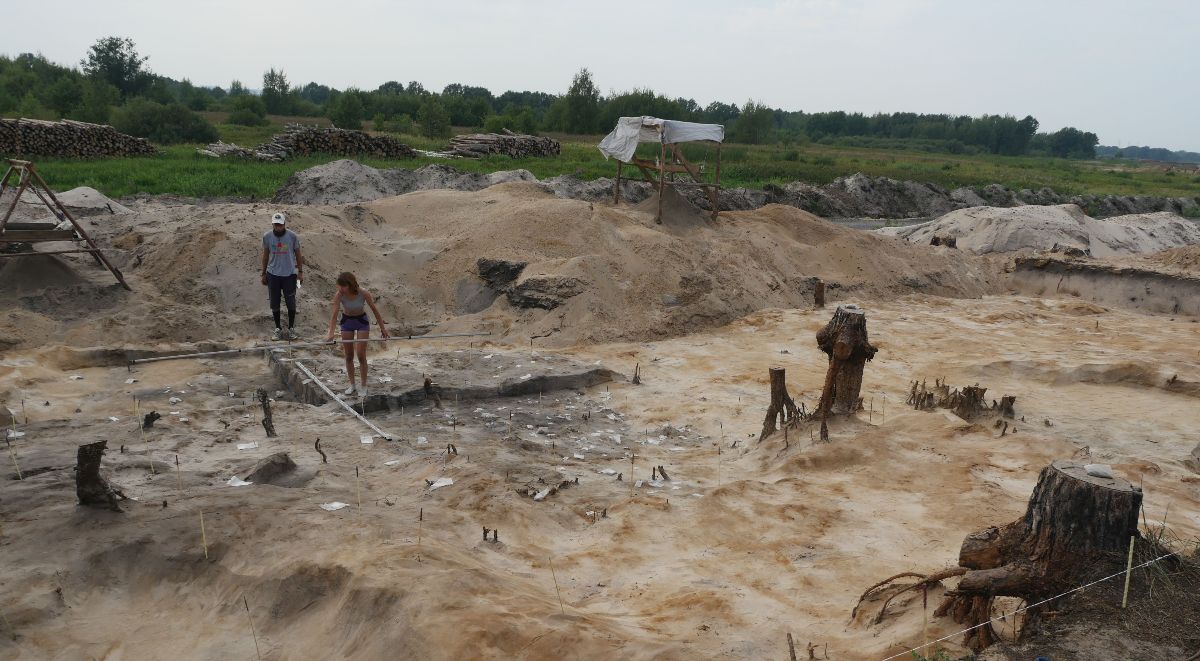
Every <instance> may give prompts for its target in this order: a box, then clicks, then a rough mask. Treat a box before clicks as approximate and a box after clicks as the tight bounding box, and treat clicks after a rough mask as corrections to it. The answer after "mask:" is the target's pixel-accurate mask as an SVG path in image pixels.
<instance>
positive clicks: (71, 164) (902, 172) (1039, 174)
mask: <svg viewBox="0 0 1200 661" xmlns="http://www.w3.org/2000/svg"><path fill="white" fill-rule="evenodd" d="M213 119H215V120H217V121H219V120H220V119H223V118H221V117H214V118H213ZM273 119H274V121H273V122H272V124H271V125H269V126H264V127H244V126H234V125H230V124H217V128H218V130H219V131H220V134H221V139H222V140H224V141H226V142H234V143H237V144H239V145H242V146H254V145H257V144H259V143H261V142H264V141H266V140H267V139H269V138H270V136H271V135H273V134H274V133H276V132H277V131H279V130H280V129H281V128H282V124H283V123H284V122H285V121H287V120H289V119H291V118H273ZM318 121H320V120H318ZM398 137H399V138H400V139H401V140H403V141H405V142H406V143H408V144H410V145H412V146H413V147H416V148H418V149H424V150H431V151H432V150H437V149H440V148H443V147H444V146H445V142H444V141H440V140H429V139H426V138H421V137H417V136H409V135H402V136H398ZM554 137H556V138H558V139H559V140H560V141H561V142H562V145H563V148H562V154H561V155H559V156H558V157H555V158H526V159H515V160H514V159H510V158H507V157H490V158H485V159H480V160H469V159H450V160H448V159H443V158H436V157H419V158H414V159H403V160H390V159H374V158H362V159H359V160H361V161H362V162H363V163H366V164H368V165H372V166H375V167H390V168H395V167H403V168H417V167H421V166H422V165H426V164H429V163H444V164H450V165H452V166H454V167H456V168H459V169H461V170H465V171H469V172H494V171H496V170H509V169H515V168H524V169H527V170H529V171H531V172H532V173H533V174H535V175H536V176H538V177H539V178H544V177H551V176H555V175H559V174H573V175H575V176H578V177H580V178H583V179H594V178H597V177H611V176H612V175H613V172H614V167H615V165H614V164H613V163H612V162H611V161H605V160H604V158H603V156H601V154H600V152H598V151H597V150H596V148H595V145H596V143H597V142H599V140H600V137H601V136H577V135H570V136H566V135H556V136H554ZM195 147H196V145H177V146H172V147H167V148H165V149H163V150H162V153H161V154H160V155H158V156H153V157H142V158H115V159H104V160H94V161H78V160H69V159H39V160H38V165H39V169H40V170H41V171H42V173H43V174H44V176H45V177H46V179H47V181H48V182H49V183H50V185H51V186H53V187H55V188H56V189H59V190H64V189H69V188H73V187H75V186H91V187H93V188H96V189H97V190H100V191H102V192H104V193H105V194H107V195H109V196H112V197H122V196H128V195H134V194H137V193H149V194H161V193H166V194H173V195H181V196H186V197H226V198H230V197H231V198H244V199H263V198H269V197H271V195H272V194H274V192H275V190H276V189H277V188H279V187H280V186H281V185H282V184H283V183H284V181H285V180H286V179H287V178H288V176H289V175H291V174H292V173H293V172H295V171H297V170H302V169H304V168H308V167H311V166H313V165H318V164H320V163H325V162H328V161H330V160H334V159H335V158H337V157H334V156H311V157H305V158H298V159H295V160H292V161H288V162H286V163H259V162H246V161H240V160H236V159H214V158H210V157H207V156H201V155H199V154H197V153H196V151H195ZM641 149H642V150H645V152H646V156H647V157H650V158H653V154H654V151H653V148H652V146H651V145H643V146H642V148H641ZM686 151H687V153H688V157H689V158H691V159H693V161H694V162H697V163H703V164H705V166H706V167H707V168H708V169H709V170H710V171H711V168H712V167H713V166H715V164H716V161H715V158H716V154H715V148H712V147H708V146H706V145H699V144H697V145H688V146H687V149H686ZM855 172H863V173H866V174H868V175H873V176H887V177H892V178H894V179H909V180H913V181H927V182H933V183H936V184H939V185H942V186H945V187H946V188H957V187H959V186H983V185H987V184H991V183H1000V184H1003V185H1005V186H1008V187H1010V188H1014V189H1020V188H1034V189H1036V188H1041V187H1043V186H1048V187H1050V188H1053V189H1054V190H1056V191H1058V192H1060V193H1068V194H1079V193H1093V194H1118V195H1167V196H1196V195H1197V194H1200V176H1198V173H1197V172H1196V171H1195V170H1187V169H1182V168H1178V169H1172V168H1164V167H1161V166H1148V165H1142V164H1137V163H1132V162H1121V161H1072V160H1065V159H1053V158H1032V157H1010V156H978V155H972V156H955V155H949V154H930V153H925V152H917V151H911V152H910V151H897V150H882V149H863V148H853V147H832V146H824V145H805V146H798V147H791V146H782V145H779V146H751V145H737V144H727V145H725V146H724V147H723V150H722V183H723V184H724V185H726V186H746V187H751V188H761V187H762V186H764V185H766V184H785V183H788V182H791V181H806V182H810V183H816V184H824V183H829V182H831V181H833V180H834V179H835V178H837V177H840V176H845V175H849V174H853V173H855Z"/></svg>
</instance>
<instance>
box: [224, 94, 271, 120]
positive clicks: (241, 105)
mask: <svg viewBox="0 0 1200 661" xmlns="http://www.w3.org/2000/svg"><path fill="white" fill-rule="evenodd" d="M229 107H230V108H231V109H232V110H233V112H232V113H230V115H229V120H228V121H229V123H230V124H238V125H240V126H266V125H267V124H268V122H267V104H265V103H263V100H262V99H260V98H259V97H257V96H254V95H253V94H243V95H241V96H235V97H234V98H233V101H232V102H231V103H230V104H229Z"/></svg>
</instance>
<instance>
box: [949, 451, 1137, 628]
mask: <svg viewBox="0 0 1200 661" xmlns="http://www.w3.org/2000/svg"><path fill="white" fill-rule="evenodd" d="M1141 504H1142V492H1141V489H1139V488H1138V487H1135V486H1133V485H1132V484H1130V483H1129V482H1128V481H1126V480H1123V479H1120V478H1102V477H1094V476H1091V475H1088V474H1087V471H1086V470H1085V469H1084V467H1083V466H1082V465H1081V464H1077V463H1075V462H1072V461H1068V460H1062V459H1060V460H1058V461H1055V462H1054V463H1052V464H1051V465H1049V466H1047V467H1046V468H1043V469H1042V472H1041V475H1039V476H1038V483H1037V486H1036V487H1034V490H1033V495H1032V496H1030V498H1029V506H1028V509H1027V510H1026V512H1025V516H1023V517H1022V518H1020V519H1018V520H1016V521H1013V522H1012V523H1010V524H1008V525H1006V526H1003V527H1001V528H997V527H991V528H987V529H984V530H981V531H979V532H975V533H971V534H970V535H967V537H966V539H965V540H963V545H962V549H961V551H960V552H959V559H958V564H959V565H961V566H962V567H965V568H967V569H968V570H969V571H967V573H966V574H964V575H963V577H962V580H961V581H959V584H958V587H957V588H955V589H954V590H953V591H952V592H950V593H948V594H947V598H946V600H945V601H944V602H943V603H942V605H941V606H940V607H939V608H938V614H947V613H949V614H951V615H953V617H954V619H955V621H957V622H960V623H963V624H966V625H967V626H975V625H978V624H982V623H984V622H986V621H987V620H988V618H989V617H990V611H991V600H992V598H994V597H998V596H1009V597H1020V598H1022V599H1024V600H1025V601H1026V602H1028V603H1034V602H1036V601H1039V600H1042V599H1045V598H1047V597H1051V596H1053V595H1055V594H1058V593H1059V592H1061V591H1062V590H1064V589H1066V588H1069V587H1073V586H1075V585H1078V584H1079V583H1081V582H1082V581H1084V580H1086V579H1087V578H1088V577H1087V575H1086V573H1087V572H1088V570H1090V569H1092V568H1094V567H1095V566H1096V565H1097V564H1098V563H1101V562H1103V561H1104V560H1105V559H1106V558H1107V557H1112V556H1114V555H1115V556H1119V555H1120V554H1122V553H1123V552H1124V550H1125V549H1126V548H1128V546H1129V538H1130V537H1137V536H1139V535H1138V529H1137V520H1138V511H1139V509H1140V508H1141ZM1030 612H1031V614H1032V615H1036V609H1035V610H1031V611H1030ZM995 640H996V634H995V632H994V631H992V629H991V626H990V625H985V626H981V627H978V628H976V629H973V630H971V631H970V632H968V633H967V634H966V640H965V641H964V644H965V645H967V646H968V647H971V648H972V649H975V650H976V651H978V650H981V649H983V648H984V647H987V646H988V645H991V644H992V643H993V642H995Z"/></svg>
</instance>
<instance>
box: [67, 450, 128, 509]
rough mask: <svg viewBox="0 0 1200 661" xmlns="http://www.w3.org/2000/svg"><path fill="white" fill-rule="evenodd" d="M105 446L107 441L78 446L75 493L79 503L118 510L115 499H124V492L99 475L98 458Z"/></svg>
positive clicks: (99, 458) (101, 455) (102, 453)
mask: <svg viewBox="0 0 1200 661" xmlns="http://www.w3.org/2000/svg"><path fill="white" fill-rule="evenodd" d="M106 447H108V441H96V442H95V443H88V444H86V445H81V446H79V451H78V453H77V455H76V465H75V495H76V496H77V497H78V498H79V504H80V505H91V506H103V507H107V508H109V509H111V510H112V511H114V512H120V511H121V508H120V507H119V506H118V505H117V499H118V498H121V499H124V498H125V494H123V493H121V490H120V489H117V488H116V487H114V486H112V485H111V484H109V483H108V480H105V479H104V478H103V477H100V460H101V458H103V456H104V450H105V448H106Z"/></svg>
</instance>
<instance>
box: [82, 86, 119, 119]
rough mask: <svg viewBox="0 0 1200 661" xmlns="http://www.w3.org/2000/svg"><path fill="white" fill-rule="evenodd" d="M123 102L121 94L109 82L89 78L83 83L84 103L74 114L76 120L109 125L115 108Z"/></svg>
mask: <svg viewBox="0 0 1200 661" xmlns="http://www.w3.org/2000/svg"><path fill="white" fill-rule="evenodd" d="M120 101H121V92H120V90H118V89H117V88H116V87H113V86H112V85H110V84H108V82H106V81H103V80H100V79H95V78H89V79H87V80H85V81H84V82H83V102H82V103H81V104H80V106H79V109H78V110H77V111H75V112H74V113H72V116H73V117H74V118H76V119H79V120H82V121H85V122H95V123H97V124H107V123H108V120H109V117H110V116H111V115H112V108H113V106H115V105H117V104H118V103H120Z"/></svg>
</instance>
